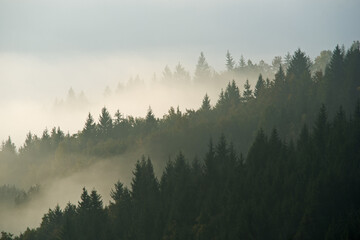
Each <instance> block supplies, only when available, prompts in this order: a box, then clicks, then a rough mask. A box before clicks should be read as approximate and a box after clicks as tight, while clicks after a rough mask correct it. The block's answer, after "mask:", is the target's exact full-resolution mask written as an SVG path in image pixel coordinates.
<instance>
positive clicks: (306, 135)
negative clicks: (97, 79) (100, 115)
mask: <svg viewBox="0 0 360 240" xmlns="http://www.w3.org/2000/svg"><path fill="white" fill-rule="evenodd" d="M359 136H360V113H359V107H357V108H356V111H355V113H354V115H353V116H352V117H351V118H347V117H346V114H345V112H344V110H343V109H342V108H340V109H339V110H338V112H337V114H336V116H335V118H334V120H333V121H332V122H329V120H328V117H327V114H326V109H325V107H324V106H322V107H321V109H320V111H319V113H318V117H317V120H316V123H315V124H314V127H313V129H312V131H309V130H308V128H307V127H306V125H305V126H304V127H303V128H302V131H301V134H300V136H299V137H298V139H297V141H296V145H294V144H293V143H289V144H287V143H285V142H284V141H282V140H281V138H280V137H279V134H278V131H277V130H276V129H273V130H272V131H271V133H270V136H269V137H268V136H267V134H266V133H265V132H264V131H263V130H262V129H260V130H259V131H258V134H257V136H256V138H255V141H254V142H253V144H252V146H251V148H250V150H249V153H248V156H247V158H246V160H244V159H243V158H242V156H240V157H238V156H237V154H236V152H235V151H234V149H233V145H232V144H228V143H227V141H226V139H225V137H224V136H223V135H222V136H221V137H220V139H219V141H218V143H217V144H216V145H215V146H214V145H213V143H212V141H210V144H209V148H208V153H207V154H206V156H205V158H204V161H203V164H201V163H199V161H198V160H194V162H193V163H192V164H189V163H188V161H187V160H186V159H185V157H184V155H183V154H182V153H180V154H179V155H178V156H177V157H176V159H175V161H169V162H168V163H167V165H166V167H165V170H164V173H163V175H162V177H161V181H160V183H159V182H158V181H157V178H156V177H155V175H154V171H153V166H152V163H151V161H150V159H147V160H146V159H145V158H144V157H143V158H142V159H141V160H140V161H138V162H137V163H136V165H135V170H134V172H133V174H134V177H133V181H132V184H131V191H129V190H128V189H127V188H126V187H125V186H124V185H123V184H122V183H120V182H118V183H116V184H115V188H114V190H112V191H111V197H112V199H113V202H111V203H110V205H109V207H106V208H104V206H103V204H102V201H101V197H100V196H99V195H98V194H97V193H96V191H95V190H93V191H92V192H91V194H90V195H89V194H88V193H87V191H86V189H83V193H82V195H81V200H80V201H79V204H78V207H75V206H74V205H71V204H68V205H67V207H66V208H65V210H64V211H62V210H61V209H60V208H59V206H56V207H55V208H54V209H53V210H51V209H50V210H49V212H48V213H47V214H45V215H44V217H43V220H42V223H41V226H40V227H39V228H38V229H36V230H27V231H26V232H25V233H24V234H22V235H20V236H19V237H18V238H16V239H324V238H326V239H358V238H359V237H360V231H359V224H360V215H359V214H360V190H359V189H360V181H359V177H358V176H359V174H360V167H359V166H360V165H359V161H360V150H359V149H360V148H359V146H360V142H359ZM26 236H32V238H26ZM2 238H3V239H12V236H11V235H9V234H7V233H2Z"/></svg>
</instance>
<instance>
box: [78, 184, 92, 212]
mask: <svg viewBox="0 0 360 240" xmlns="http://www.w3.org/2000/svg"><path fill="white" fill-rule="evenodd" d="M90 210H91V198H90V196H89V194H88V192H87V190H86V188H83V192H82V194H81V196H80V201H79V202H78V207H77V209H76V211H77V212H78V214H83V215H85V214H87V213H89V212H90Z"/></svg>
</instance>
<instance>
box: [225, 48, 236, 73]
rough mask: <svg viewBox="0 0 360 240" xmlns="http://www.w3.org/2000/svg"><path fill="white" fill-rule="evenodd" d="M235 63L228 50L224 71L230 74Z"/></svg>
mask: <svg viewBox="0 0 360 240" xmlns="http://www.w3.org/2000/svg"><path fill="white" fill-rule="evenodd" d="M234 67H235V61H234V58H233V57H232V56H231V54H230V52H229V50H228V51H227V52H226V69H227V70H228V71H229V72H230V71H232V70H234Z"/></svg>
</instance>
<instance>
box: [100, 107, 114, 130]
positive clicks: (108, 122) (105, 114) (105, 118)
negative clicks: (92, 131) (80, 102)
mask: <svg viewBox="0 0 360 240" xmlns="http://www.w3.org/2000/svg"><path fill="white" fill-rule="evenodd" d="M112 128H113V121H112V118H111V115H110V113H109V111H108V110H107V109H106V107H103V108H102V109H101V114H100V116H99V123H98V132H99V136H101V137H108V136H110V133H111V131H112Z"/></svg>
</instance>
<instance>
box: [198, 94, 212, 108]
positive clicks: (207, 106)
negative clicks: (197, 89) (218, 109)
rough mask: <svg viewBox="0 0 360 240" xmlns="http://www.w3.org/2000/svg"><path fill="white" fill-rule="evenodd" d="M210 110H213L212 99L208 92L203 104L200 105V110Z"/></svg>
mask: <svg viewBox="0 0 360 240" xmlns="http://www.w3.org/2000/svg"><path fill="white" fill-rule="evenodd" d="M209 110H211V105H210V99H209V96H208V95H207V93H206V94H205V96H204V98H203V101H202V105H201V107H200V111H209Z"/></svg>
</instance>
